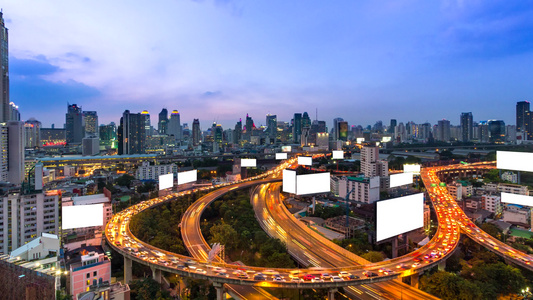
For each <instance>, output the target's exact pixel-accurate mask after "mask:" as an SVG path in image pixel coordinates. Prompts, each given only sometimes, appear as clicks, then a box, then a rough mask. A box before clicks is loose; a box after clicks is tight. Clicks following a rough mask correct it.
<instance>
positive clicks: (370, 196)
mask: <svg viewBox="0 0 533 300" xmlns="http://www.w3.org/2000/svg"><path fill="white" fill-rule="evenodd" d="M352 189H353V192H352V193H351V194H350V197H349V200H350V201H357V202H363V203H374V202H375V201H377V200H379V177H372V178H367V177H341V178H340V179H339V197H340V198H343V199H344V198H346V195H347V194H348V193H349V192H350V191H351V190H352Z"/></svg>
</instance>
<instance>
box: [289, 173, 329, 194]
mask: <svg viewBox="0 0 533 300" xmlns="http://www.w3.org/2000/svg"><path fill="white" fill-rule="evenodd" d="M330 191H331V184H330V173H329V172H324V173H316V174H306V175H298V176H296V195H307V194H316V193H328V192H330Z"/></svg>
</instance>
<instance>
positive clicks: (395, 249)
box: [392, 237, 398, 258]
mask: <svg viewBox="0 0 533 300" xmlns="http://www.w3.org/2000/svg"><path fill="white" fill-rule="evenodd" d="M396 257H398V237H394V238H393V239H392V258H396Z"/></svg>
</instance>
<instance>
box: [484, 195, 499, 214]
mask: <svg viewBox="0 0 533 300" xmlns="http://www.w3.org/2000/svg"><path fill="white" fill-rule="evenodd" d="M481 201H482V206H481V208H483V209H485V210H488V211H490V212H492V213H494V214H501V213H502V211H503V205H502V202H501V197H500V196H496V195H483V196H481Z"/></svg>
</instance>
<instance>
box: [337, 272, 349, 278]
mask: <svg viewBox="0 0 533 300" xmlns="http://www.w3.org/2000/svg"><path fill="white" fill-rule="evenodd" d="M350 275H352V274H350V273H348V272H346V271H340V272H339V276H340V277H348V276H350Z"/></svg>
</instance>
